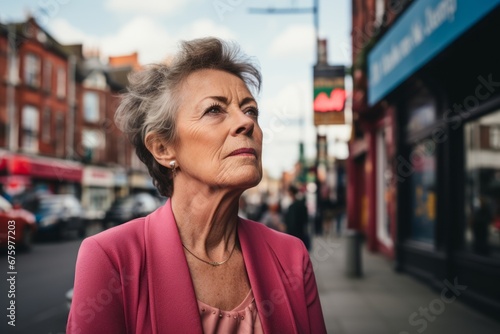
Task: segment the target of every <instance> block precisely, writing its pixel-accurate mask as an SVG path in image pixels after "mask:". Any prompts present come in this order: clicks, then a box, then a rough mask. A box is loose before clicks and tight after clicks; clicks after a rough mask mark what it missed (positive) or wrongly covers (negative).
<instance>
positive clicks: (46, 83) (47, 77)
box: [43, 61, 52, 93]
mask: <svg viewBox="0 0 500 334" xmlns="http://www.w3.org/2000/svg"><path fill="white" fill-rule="evenodd" d="M51 89H52V63H51V62H50V61H46V62H45V65H44V66H43V90H44V91H45V92H47V93H50V91H51Z"/></svg>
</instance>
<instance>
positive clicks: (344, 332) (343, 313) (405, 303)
mask: <svg viewBox="0 0 500 334" xmlns="http://www.w3.org/2000/svg"><path fill="white" fill-rule="evenodd" d="M346 244H347V242H346V239H345V238H336V237H333V236H330V237H315V238H314V239H313V248H312V249H311V251H310V256H311V261H312V263H313V267H314V270H315V275H316V281H317V284H318V290H319V294H320V299H321V304H322V308H323V314H324V317H325V322H326V326H327V330H328V333H334V334H365V333H366V334H413V333H424V334H469V333H474V334H476V333H477V334H498V333H500V318H499V320H498V321H495V320H493V319H492V318H490V317H487V316H485V315H482V314H481V313H478V312H476V311H475V310H473V309H472V308H471V307H469V306H467V305H466V304H464V303H462V302H461V301H460V295H459V294H460V291H461V290H460V289H464V287H463V286H461V284H460V282H459V281H457V284H455V282H450V286H451V287H453V289H452V288H450V289H449V290H447V291H445V293H444V295H443V297H442V293H441V292H442V291H441V292H436V291H434V290H432V289H431V288H430V287H428V286H426V285H425V284H423V283H421V282H419V281H417V280H416V279H415V278H413V277H412V276H410V275H408V274H404V273H396V272H395V271H394V269H393V267H392V261H391V260H389V259H387V258H386V257H384V256H383V255H381V254H374V253H370V252H368V251H367V250H366V247H365V246H364V245H363V247H362V249H363V251H362V257H361V258H362V269H363V270H362V271H363V275H362V276H361V278H349V277H348V276H347V274H346ZM453 291H455V293H456V295H455V294H454V293H453Z"/></svg>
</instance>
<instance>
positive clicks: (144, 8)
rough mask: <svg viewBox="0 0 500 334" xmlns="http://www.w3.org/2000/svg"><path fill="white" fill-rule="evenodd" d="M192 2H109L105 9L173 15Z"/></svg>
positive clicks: (170, 0) (149, 0)
mask: <svg viewBox="0 0 500 334" xmlns="http://www.w3.org/2000/svg"><path fill="white" fill-rule="evenodd" d="M190 2H191V0H164V1H158V0H140V1H137V0H107V1H106V3H105V7H106V8H108V9H110V10H112V11H121V12H131V13H139V14H156V15H162V14H173V13H175V12H177V11H179V10H180V9H182V8H183V7H185V6H186V5H187V4H189V3H190Z"/></svg>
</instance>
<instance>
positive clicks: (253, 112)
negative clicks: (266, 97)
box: [245, 107, 259, 117]
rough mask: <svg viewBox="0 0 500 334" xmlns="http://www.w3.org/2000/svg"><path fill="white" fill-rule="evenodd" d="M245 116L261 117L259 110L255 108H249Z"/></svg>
mask: <svg viewBox="0 0 500 334" xmlns="http://www.w3.org/2000/svg"><path fill="white" fill-rule="evenodd" d="M245 114H247V115H250V116H254V117H257V116H259V110H258V109H257V108H255V107H251V108H248V109H247V110H245Z"/></svg>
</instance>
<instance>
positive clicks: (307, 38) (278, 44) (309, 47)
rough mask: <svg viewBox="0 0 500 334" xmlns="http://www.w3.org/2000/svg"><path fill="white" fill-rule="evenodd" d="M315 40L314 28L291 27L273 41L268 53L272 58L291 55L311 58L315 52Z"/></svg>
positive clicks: (305, 26)
mask: <svg viewBox="0 0 500 334" xmlns="http://www.w3.org/2000/svg"><path fill="white" fill-rule="evenodd" d="M315 39H316V37H315V33H314V27H312V26H310V25H305V24H300V25H299V24H296V25H291V26H288V27H287V28H286V29H285V30H284V31H283V32H282V33H281V34H279V35H278V36H277V37H276V38H275V39H274V40H273V42H272V44H271V45H272V46H271V49H270V50H269V53H270V55H271V57H274V58H281V57H290V56H292V55H293V56H299V57H304V56H309V57H312V56H313V55H314V50H315V43H314V41H315Z"/></svg>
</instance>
